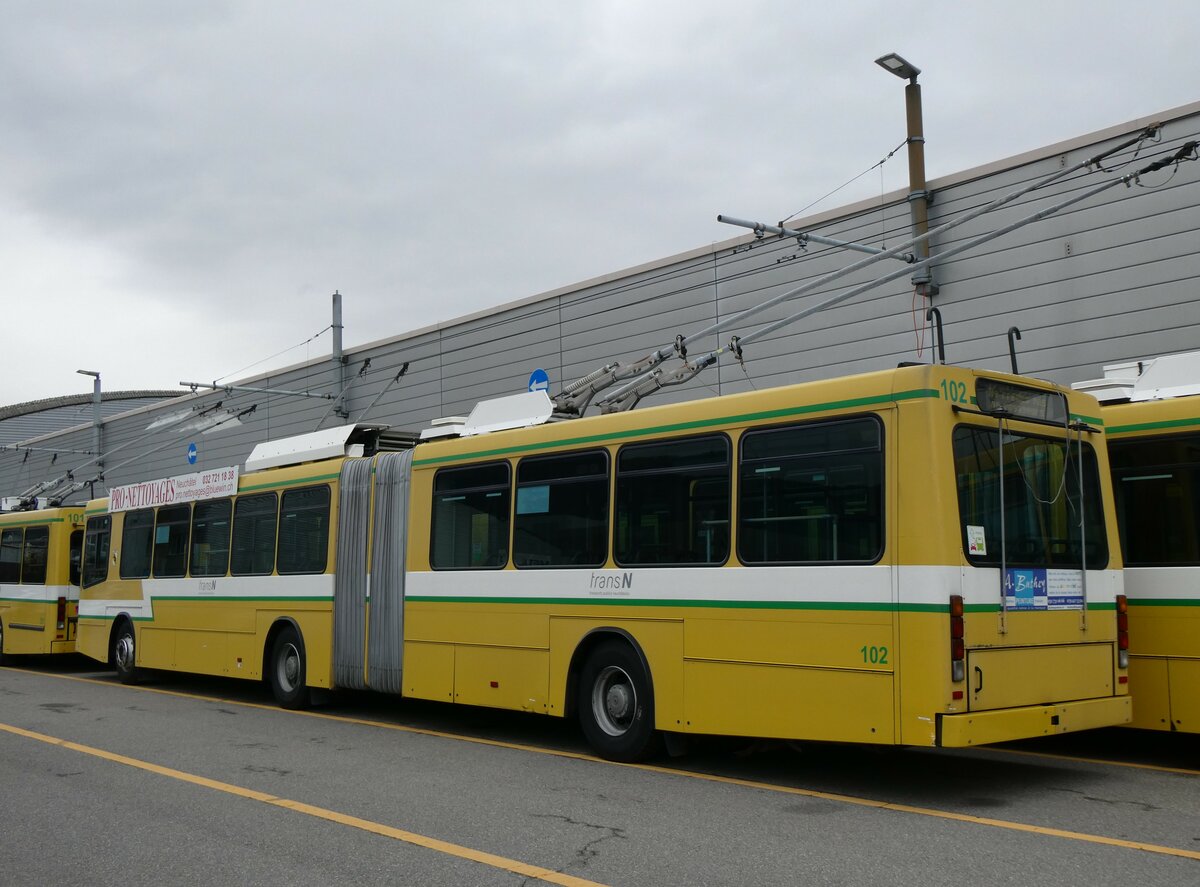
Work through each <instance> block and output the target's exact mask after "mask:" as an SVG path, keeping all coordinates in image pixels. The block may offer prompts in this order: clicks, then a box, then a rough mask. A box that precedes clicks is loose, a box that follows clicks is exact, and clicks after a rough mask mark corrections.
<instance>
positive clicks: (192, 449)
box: [187, 441, 200, 465]
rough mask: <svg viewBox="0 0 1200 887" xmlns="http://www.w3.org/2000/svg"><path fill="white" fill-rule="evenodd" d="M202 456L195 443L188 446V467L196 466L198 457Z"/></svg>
mask: <svg viewBox="0 0 1200 887" xmlns="http://www.w3.org/2000/svg"><path fill="white" fill-rule="evenodd" d="M198 455H200V450H199V449H197V447H196V443H195V441H193V442H192V443H190V444H188V452H187V460H188V465H195V464H196V457H197V456H198Z"/></svg>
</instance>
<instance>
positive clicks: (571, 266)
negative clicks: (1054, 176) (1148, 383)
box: [0, 0, 1200, 405]
mask: <svg viewBox="0 0 1200 887" xmlns="http://www.w3.org/2000/svg"><path fill="white" fill-rule="evenodd" d="M918 9H919V10H921V11H918ZM0 22H2V25H0V120H2V124H0V125H2V127H3V129H2V130H0V132H2V135H0V280H2V281H3V285H4V288H5V296H4V300H3V304H4V306H5V308H4V323H3V324H2V325H0V330H2V333H0V347H2V354H3V356H2V358H0V360H2V361H3V373H0V405H3V404H12V403H17V402H21V401H26V400H33V399H36V398H42V397H52V396H57V395H61V394H74V393H87V392H90V391H91V380H90V379H86V378H84V377H82V376H77V375H75V372H74V371H75V370H76V369H78V368H85V369H93V370H99V371H100V372H101V373H102V375H103V384H104V388H105V389H106V390H117V389H135V388H139V389H140V388H168V389H169V388H177V387H178V385H177V383H178V382H179V381H180V380H204V381H211V380H213V379H215V378H223V379H226V380H229V381H232V378H237V377H245V376H247V375H251V374H253V373H255V372H258V371H260V370H263V369H269V368H272V367H279V366H285V365H288V364H292V363H295V362H298V361H301V360H304V359H306V358H307V357H317V356H321V355H325V354H328V353H329V348H330V337H329V333H328V332H326V333H324V334H323V335H321V336H320V337H319V338H317V339H315V340H313V341H312V342H311V343H309V344H307V345H300V346H299V347H293V346H297V345H298V344H299V343H302V342H304V341H305V340H307V339H309V337H310V336H312V335H313V334H314V333H316V332H317V331H319V330H321V329H322V328H324V327H326V326H327V325H328V324H329V322H330V294H331V293H332V292H333V291H334V290H335V289H336V290H340V291H341V292H342V293H343V295H344V298H345V318H344V320H345V327H346V331H345V342H346V344H347V345H348V346H352V345H354V344H357V343H363V342H368V341H373V340H375V339H379V338H383V337H385V336H390V335H394V334H398V333H401V332H404V331H406V330H410V329H415V328H418V327H421V326H425V325H428V324H430V323H433V322H436V321H441V320H447V319H451V318H453V317H457V316H460V315H462V314H466V313H469V312H472V311H477V310H480V309H485V308H488V307H490V306H494V305H498V304H500V303H503V302H508V301H512V300H514V299H520V298H524V297H526V296H531V295H535V294H537V293H540V292H544V291H546V290H550V289H554V288H556V287H559V286H563V285H566V284H571V283H575V282H578V281H582V280H585V279H587V278H589V277H594V276H596V275H599V274H604V273H608V272H611V271H616V270H619V269H622V268H626V267H629V266H632V265H637V264H640V263H642V262H646V261H651V260H654V259H657V258H661V257H664V256H668V255H671V254H674V253H677V252H682V251H684V250H688V249H692V248H694V247H698V246H703V245H706V244H708V243H711V242H713V241H717V240H723V239H725V238H727V237H730V236H732V235H733V234H735V233H737V232H736V230H735V229H731V228H729V227H727V226H724V225H720V224H718V223H717V222H716V221H715V216H716V214H717V213H721V212H724V213H729V214H731V215H737V216H742V217H748V218H761V219H765V220H778V219H780V218H783V217H785V216H787V215H789V214H791V213H794V212H795V211H797V210H799V209H800V208H802V207H805V206H807V205H808V204H810V203H811V202H813V201H814V200H817V199H818V198H819V197H821V196H822V195H824V194H825V193H827V192H828V191H830V190H832V189H833V188H836V187H837V186H838V185H841V184H842V183H844V182H846V181H847V180H848V179H850V178H852V177H853V176H855V175H857V174H858V173H860V172H862V171H864V170H866V169H867V168H868V167H870V166H871V165H872V164H874V163H875V162H876V161H878V160H880V159H881V158H882V157H883V156H884V155H886V154H887V152H888V151H890V150H891V149H892V148H894V147H895V146H896V145H897V144H899V143H900V142H901V141H902V140H903V138H904V131H905V130H904V97H903V83H902V82H901V81H900V80H897V79H896V78H894V77H891V76H889V75H888V74H887V73H885V72H884V71H882V70H881V69H880V68H878V67H876V66H875V64H874V63H873V61H874V59H875V58H876V57H878V56H880V55H883V54H884V53H887V52H892V51H895V52H899V53H900V54H902V55H904V56H905V57H906V58H908V59H909V60H910V61H912V62H913V63H914V64H916V65H918V66H919V67H920V68H921V69H922V74H921V77H920V82H921V84H922V87H923V98H924V110H925V134H926V139H927V145H926V162H927V169H928V174H929V177H930V178H936V177H938V176H943V175H948V174H950V173H953V172H957V171H959V170H962V169H966V168H969V167H972V166H976V165H979V164H982V163H987V162H990V161H993V160H998V159H1001V158H1004V157H1008V156H1011V155H1013V154H1018V153H1021V152H1023V151H1027V150H1030V149H1034V148H1038V147H1041V146H1044V145H1047V144H1051V143H1053V142H1056V141H1060V140H1063V139H1067V138H1072V137H1074V136H1078V135H1082V134H1085V133H1088V132H1092V131H1094V130H1098V129H1102V128H1105V127H1108V126H1112V125H1115V124H1120V123H1125V122H1127V121H1129V120H1133V119H1136V118H1141V117H1146V116H1152V115H1154V114H1156V113H1157V112H1160V111H1164V110H1167V109H1170V108H1174V107H1177V106H1179V105H1183V104H1186V103H1188V102H1191V101H1195V100H1197V99H1200V86H1198V84H1200V76H1198V75H1200V52H1197V39H1198V38H1200V3H1196V2H1195V0H1166V2H1161V3H1155V4H1142V5H1137V4H1132V5H1131V4H1129V3H1124V2H1122V3H1117V2H1108V0H1099V2H1089V3H1073V2H1045V0H1039V2H1029V0H1007V2H1005V3H988V4H982V3H924V4H920V5H919V6H918V5H917V4H911V3H883V2H867V0H855V2H849V3H841V4H835V5H834V8H833V9H829V8H825V7H824V5H823V4H821V5H818V4H805V3H796V2H794V0H792V2H786V3H784V2H779V3H775V2H756V0H737V2H724V3H717V2H707V0H686V2H677V3H676V2H670V3H667V2H659V3H655V2H647V0H641V2H607V3H605V2H591V3H561V2H559V3H554V2H549V0H547V2H540V3H532V2H504V3H496V2H455V3H428V2H422V3H417V2H399V0H393V2H384V0H377V2H345V3H338V4H331V3H317V2H295V0H292V2H281V0H263V2H243V3H219V2H210V3H182V2H175V3H170V2H162V0H146V2H124V0H102V2H81V0H76V2H70V3H65V2H64V3H58V2H49V0H28V2H26V0H0ZM906 182H907V166H906V162H905V160H904V155H903V152H901V153H900V154H898V155H897V156H896V157H895V158H894V159H893V160H892V161H890V162H889V163H887V164H885V165H884V166H883V175H882V181H881V176H880V172H879V171H878V170H876V171H874V172H872V173H871V174H869V175H867V176H864V177H863V178H861V179H859V180H858V181H857V182H855V183H854V184H853V185H851V186H849V187H847V188H846V189H844V190H842V191H840V192H838V194H836V195H835V196H834V197H832V198H830V199H828V200H826V201H825V202H823V203H820V204H818V205H817V206H815V207H813V210H812V211H813V212H816V211H820V210H824V209H830V208H833V207H836V206H839V205H843V204H845V203H849V202H852V201H855V200H859V199H862V198H865V197H870V196H878V195H879V194H880V191H881V188H882V189H884V190H887V191H891V190H893V189H896V188H901V187H904V186H905V185H906ZM288 349H290V350H288ZM281 352H282V353H281ZM264 358H271V359H270V360H267V362H266V363H257V362H258V361H261V360H263V359H264ZM256 363H257V365H256V366H254V367H253V368H252V369H244V368H246V367H247V366H249V365H251V364H256ZM230 377H232V378H230Z"/></svg>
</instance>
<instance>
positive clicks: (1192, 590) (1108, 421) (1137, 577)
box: [1078, 351, 1200, 733]
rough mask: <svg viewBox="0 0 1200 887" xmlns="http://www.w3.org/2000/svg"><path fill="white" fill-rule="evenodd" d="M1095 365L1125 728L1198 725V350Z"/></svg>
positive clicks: (1196, 728) (1087, 386)
mask: <svg viewBox="0 0 1200 887" xmlns="http://www.w3.org/2000/svg"><path fill="white" fill-rule="evenodd" d="M1104 369H1105V378H1104V379H1099V380H1095V381H1093V382H1086V383H1081V384H1080V385H1079V386H1078V387H1080V388H1083V389H1084V390H1088V391H1092V392H1093V393H1095V394H1096V396H1097V397H1099V398H1100V399H1101V400H1102V402H1103V406H1102V409H1101V414H1102V415H1103V417H1104V421H1105V426H1106V429H1105V430H1106V432H1107V437H1108V450H1109V458H1110V460H1111V463H1112V470H1113V487H1114V490H1115V493H1116V504H1117V519H1118V526H1119V530H1120V535H1121V545H1122V549H1123V556H1124V562H1125V585H1126V588H1127V589H1128V591H1127V593H1128V595H1129V607H1130V616H1129V618H1130V622H1131V623H1132V628H1131V636H1130V637H1131V640H1130V642H1131V645H1132V646H1131V647H1130V663H1129V680H1130V686H1131V688H1132V692H1133V693H1134V695H1135V696H1136V697H1137V704H1136V705H1135V706H1134V719H1133V726H1134V727H1141V728H1145V729H1151V730H1177V731H1181V732H1187V733H1200V351H1193V352H1191V353H1188V354H1177V355H1170V356H1167V357H1159V358H1154V359H1151V360H1146V361H1134V362H1130V363H1121V364H1113V365H1112V366H1106V367H1105V368H1104Z"/></svg>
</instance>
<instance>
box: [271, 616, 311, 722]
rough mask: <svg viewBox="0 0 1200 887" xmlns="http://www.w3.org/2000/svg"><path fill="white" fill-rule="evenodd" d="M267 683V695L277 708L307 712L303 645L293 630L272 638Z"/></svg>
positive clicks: (298, 634) (284, 630) (307, 701)
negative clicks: (271, 696)
mask: <svg viewBox="0 0 1200 887" xmlns="http://www.w3.org/2000/svg"><path fill="white" fill-rule="evenodd" d="M267 679H268V680H269V681H270V684H271V693H272V695H274V697H275V701H276V702H278V703H279V705H280V707H281V708H288V709H293V710H295V709H300V708H308V703H309V695H308V686H307V685H306V684H305V663H304V645H303V644H302V643H301V641H300V633H299V632H298V631H296V629H294V628H291V627H288V628H285V629H283V631H281V632H279V634H277V635H276V636H275V643H273V644H272V645H271V659H270V664H269V665H268V667H267Z"/></svg>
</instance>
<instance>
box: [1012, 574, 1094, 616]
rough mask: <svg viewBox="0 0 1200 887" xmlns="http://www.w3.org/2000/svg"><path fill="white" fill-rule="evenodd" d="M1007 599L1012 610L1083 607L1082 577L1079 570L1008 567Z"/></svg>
mask: <svg viewBox="0 0 1200 887" xmlns="http://www.w3.org/2000/svg"><path fill="white" fill-rule="evenodd" d="M1004 598H1005V605H1006V606H1007V607H1008V609H1010V610H1080V609H1082V608H1083V578H1082V576H1081V575H1080V571H1079V570H1045V569H1028V568H1025V569H1022V568H1009V569H1008V570H1005V572H1004Z"/></svg>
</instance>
